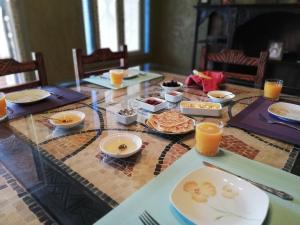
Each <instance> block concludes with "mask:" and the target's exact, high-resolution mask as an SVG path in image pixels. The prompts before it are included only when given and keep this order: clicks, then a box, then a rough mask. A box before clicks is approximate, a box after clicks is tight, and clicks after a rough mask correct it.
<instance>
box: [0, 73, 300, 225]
mask: <svg viewBox="0 0 300 225" xmlns="http://www.w3.org/2000/svg"><path fill="white" fill-rule="evenodd" d="M164 75H165V76H164V79H165V80H170V79H177V80H179V81H183V79H184V77H183V76H178V75H174V74H168V73H164ZM161 81H162V80H161V79H157V80H152V81H150V82H146V83H143V84H140V85H135V86H132V87H129V88H126V89H122V90H117V91H112V90H108V89H105V88H102V87H100V86H96V85H92V84H84V85H81V86H80V87H77V88H74V89H76V90H78V91H81V92H82V93H85V94H88V95H90V98H89V99H87V100H84V101H82V102H78V103H75V104H71V105H68V106H65V107H61V108H57V109H54V110H50V111H47V112H44V113H41V114H36V115H30V116H27V117H25V118H20V119H16V120H13V121H10V122H7V123H3V124H2V126H4V127H5V129H6V128H8V129H9V130H10V132H7V134H6V133H3V134H2V135H1V136H0V196H1V198H0V209H1V210H0V224H7V225H8V224H41V223H45V224H56V223H58V224H72V223H71V222H70V221H69V222H68V220H63V221H62V220H61V219H59V218H61V217H59V215H55V212H54V211H53V210H52V209H51V204H50V205H47V204H46V203H45V202H43V201H42V200H41V199H39V198H42V197H41V196H39V194H38V193H39V190H41V189H47V191H48V192H49V193H51V194H53V193H54V196H56V197H57V196H59V197H58V199H60V200H61V201H63V202H64V203H66V202H67V200H66V199H67V198H70V197H69V196H67V197H66V195H67V194H65V193H66V192H68V195H70V192H71V191H69V189H70V188H69V189H68V191H66V190H65V189H67V188H65V186H64V185H65V183H64V182H62V181H61V180H60V181H59V182H58V181H57V180H59V178H57V176H55V178H53V176H51V174H52V172H51V171H52V170H55V171H59V174H63V175H64V176H66V177H67V178H68V179H69V178H71V180H72V183H74V182H75V183H77V184H80V185H81V187H83V189H80V190H82V191H85V192H88V193H89V194H90V195H91V196H92V198H94V199H99V200H101V201H102V202H104V203H105V204H107V205H108V206H110V207H111V208H114V207H116V206H117V205H118V204H119V203H121V202H122V201H124V200H125V199H126V198H128V197H129V196H130V195H131V194H133V193H134V192H136V191H137V190H138V189H140V188H141V187H142V186H144V185H145V184H146V183H147V182H149V181H150V180H151V179H153V178H154V177H155V176H156V175H158V174H160V173H161V172H162V171H163V170H165V169H166V168H167V167H168V166H169V165H171V164H172V163H173V162H174V161H175V160H176V159H178V158H179V157H181V156H182V155H183V154H184V153H186V152H187V151H189V150H190V148H191V147H192V146H193V145H194V134H193V133H191V134H188V135H184V136H168V135H164V136H162V135H159V134H157V133H154V132H152V131H151V130H149V129H147V128H146V127H145V126H144V124H143V121H144V120H145V118H147V117H148V116H149V113H148V112H146V111H143V110H139V115H138V122H137V123H135V124H133V125H130V126H124V125H121V124H119V123H117V122H116V119H115V113H116V112H117V111H118V110H119V109H121V108H123V107H126V106H133V107H134V106H136V105H135V101H134V99H135V98H136V97H146V96H161V95H162V91H161V88H160V86H159V83H160V82H161ZM226 90H228V91H231V92H233V93H234V94H235V95H236V98H235V99H234V102H233V103H232V104H230V105H228V106H226V107H225V108H224V110H223V113H222V118H218V119H219V120H222V121H223V122H224V123H225V124H226V122H227V121H228V120H229V119H230V117H232V116H234V115H236V114H237V113H238V112H240V111H241V110H242V109H244V108H246V107H247V106H248V105H249V104H251V103H252V102H253V101H255V100H256V99H257V97H258V96H260V95H261V94H262V91H261V90H259V89H254V88H249V87H242V86H238V85H232V84H226ZM183 91H184V98H185V99H186V100H200V101H208V98H207V96H206V95H205V94H204V93H203V92H202V91H201V90H197V89H192V88H185V89H184V90H183ZM286 97H287V98H290V96H286ZM293 100H298V101H299V102H300V98H299V97H298V98H297V97H293ZM168 108H174V109H175V110H176V109H178V105H176V104H171V103H169V105H168ZM69 109H76V110H79V111H82V112H84V113H85V114H86V119H85V122H84V124H83V125H82V126H80V127H78V128H74V129H71V130H60V129H55V128H54V127H53V126H51V124H49V122H48V120H47V119H45V118H44V117H43V116H47V117H49V116H51V115H52V114H54V113H56V112H58V111H64V110H69ZM194 119H195V120H196V121H203V120H206V118H204V117H194ZM120 132H121V133H127V132H130V133H134V134H136V135H138V136H140V137H141V138H142V140H143V145H142V150H141V152H140V153H138V154H136V155H134V156H131V157H129V158H127V159H113V158H109V157H107V156H106V155H104V154H102V153H100V152H99V148H98V145H99V141H100V139H102V138H103V137H105V136H107V135H111V134H115V133H120ZM19 142H20V143H19ZM21 143H25V144H21ZM221 147H222V148H224V149H227V150H229V151H232V152H235V153H237V154H240V155H242V156H244V157H247V158H249V159H251V160H256V161H260V162H262V163H265V164H268V165H271V166H273V167H276V168H280V169H284V170H286V171H291V169H292V167H293V165H294V163H295V160H296V158H297V157H298V149H297V147H295V146H292V145H290V144H287V143H283V142H280V141H276V140H273V139H270V138H266V137H263V136H260V135H256V134H254V133H249V132H246V131H243V130H241V129H237V128H234V127H228V126H226V127H225V128H224V135H223V139H222V143H221ZM26 149H30V150H28V151H27V150H26ZM25 151H27V152H30V154H29V155H28V154H26V156H24V155H22V154H20V152H25ZM12 160H13V161H12ZM41 161H42V163H41ZM11 162H17V163H11ZM20 171H21V172H20ZM49 171H50V172H49ZM49 177H50V178H49ZM62 186H64V188H65V189H63V191H61V189H60V191H57V190H58V189H59V188H58V187H62ZM49 190H51V191H49ZM48 192H47V193H48ZM78 195H79V194H74V195H72V196H73V197H74V196H78ZM53 198H54V197H53ZM69 200H70V199H68V204H71V203H70V202H71V201H69ZM68 204H66V205H65V206H64V207H65V208H64V210H70V208H72V207H73V208H74V205H72V207H71V206H70V207H69V205H68ZM82 204H83V203H82ZM52 208H53V207H52ZM73 211H74V210H73ZM91 211H92V210H91ZM77 213H78V212H77ZM58 214H59V213H58ZM79 214H80V213H79ZM82 214H83V213H82ZM76 215H77V214H76ZM65 217H68V214H67V213H65ZM70 218H71V216H70ZM90 218H92V216H91V217H90ZM99 218H100V217H99V216H98V214H97V216H96V217H95V218H93V219H90V220H86V219H83V220H85V222H82V221H81V222H80V223H81V224H90V223H92V222H94V221H96V220H97V219H99Z"/></svg>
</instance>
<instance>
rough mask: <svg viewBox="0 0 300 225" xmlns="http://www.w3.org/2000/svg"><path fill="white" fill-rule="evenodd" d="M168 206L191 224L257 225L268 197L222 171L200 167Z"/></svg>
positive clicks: (180, 185)
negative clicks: (172, 207) (170, 205)
mask: <svg viewBox="0 0 300 225" xmlns="http://www.w3.org/2000/svg"><path fill="white" fill-rule="evenodd" d="M170 201H171V203H172V205H173V206H174V207H175V208H176V209H177V210H178V211H179V212H180V213H181V214H182V215H183V216H185V217H186V218H187V219H189V220H190V221H192V222H193V223H195V224H210V225H221V224H230V225H261V224H262V223H263V221H264V219H265V217H266V215H267V212H268V208H269V198H268V196H267V195H266V194H265V193H264V192H263V191H262V190H260V189H259V188H257V187H255V186H253V185H252V184H250V183H248V182H246V181H244V180H242V179H240V178H238V177H236V176H234V175H231V174H228V173H225V172H223V171H220V170H217V169H214V168H209V167H202V168H200V169H197V170H195V171H193V172H191V173H190V174H188V175H187V176H185V177H184V178H183V179H182V180H181V181H179V182H178V184H177V185H176V186H175V187H174V189H173V191H172V192H171V195H170Z"/></svg>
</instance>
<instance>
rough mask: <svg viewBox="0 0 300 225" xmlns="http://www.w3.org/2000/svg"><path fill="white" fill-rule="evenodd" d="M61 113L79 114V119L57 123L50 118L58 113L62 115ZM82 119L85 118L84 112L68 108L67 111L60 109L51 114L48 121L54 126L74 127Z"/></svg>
mask: <svg viewBox="0 0 300 225" xmlns="http://www.w3.org/2000/svg"><path fill="white" fill-rule="evenodd" d="M63 114H76V115H79V116H80V120H79V121H75V122H73V123H66V124H57V123H55V122H54V121H55V120H54V119H52V118H55V117H56V116H58V115H63ZM84 119H85V113H84V112H81V111H77V110H68V111H62V112H58V113H55V114H53V115H52V116H50V118H49V122H50V123H51V124H52V125H53V126H56V127H64V128H71V127H74V126H76V125H78V124H80V123H81V122H82V121H83V120H84Z"/></svg>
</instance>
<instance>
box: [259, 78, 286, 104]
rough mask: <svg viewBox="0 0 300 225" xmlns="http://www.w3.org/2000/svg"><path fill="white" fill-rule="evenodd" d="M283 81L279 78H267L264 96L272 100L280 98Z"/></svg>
mask: <svg viewBox="0 0 300 225" xmlns="http://www.w3.org/2000/svg"><path fill="white" fill-rule="evenodd" d="M282 85H283V81H282V80H279V79H267V80H266V81H265V86H264V97H265V98H266V99H270V100H275V101H277V100H279V96H280V93H281V89H282Z"/></svg>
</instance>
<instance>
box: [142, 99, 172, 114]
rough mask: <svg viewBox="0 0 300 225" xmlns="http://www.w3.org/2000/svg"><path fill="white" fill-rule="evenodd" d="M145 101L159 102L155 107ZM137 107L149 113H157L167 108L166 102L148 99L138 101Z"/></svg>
mask: <svg viewBox="0 0 300 225" xmlns="http://www.w3.org/2000/svg"><path fill="white" fill-rule="evenodd" d="M147 100H155V101H159V102H160V103H159V104H157V105H151V104H149V103H146V101H147ZM139 106H140V107H141V108H143V109H145V110H148V111H150V112H157V111H159V110H162V109H164V108H166V107H167V101H166V100H163V99H160V98H155V97H149V98H146V99H144V100H139Z"/></svg>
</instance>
